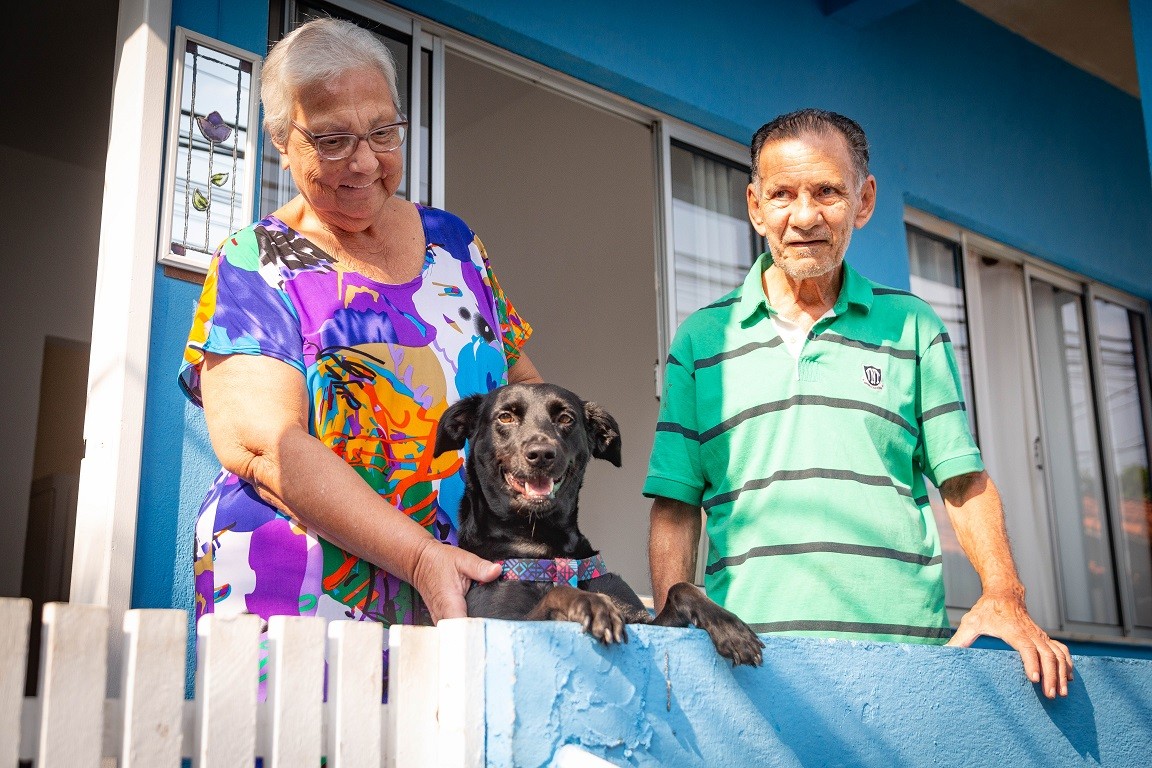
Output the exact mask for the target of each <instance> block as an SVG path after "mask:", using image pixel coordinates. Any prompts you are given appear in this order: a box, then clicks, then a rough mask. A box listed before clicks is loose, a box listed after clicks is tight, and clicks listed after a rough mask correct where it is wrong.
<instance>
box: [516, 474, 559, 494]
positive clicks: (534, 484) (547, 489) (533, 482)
mask: <svg viewBox="0 0 1152 768" xmlns="http://www.w3.org/2000/svg"><path fill="white" fill-rule="evenodd" d="M554 486H555V483H554V482H552V478H550V477H540V478H536V479H532V478H529V479H527V480H525V481H524V495H525V496H548V495H550V494H551V493H552V488H553V487H554Z"/></svg>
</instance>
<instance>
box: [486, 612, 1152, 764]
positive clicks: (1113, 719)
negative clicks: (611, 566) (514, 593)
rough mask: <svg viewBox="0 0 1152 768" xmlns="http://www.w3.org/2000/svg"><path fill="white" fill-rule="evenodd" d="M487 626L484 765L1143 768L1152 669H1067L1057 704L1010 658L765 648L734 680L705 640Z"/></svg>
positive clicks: (1089, 660) (1151, 739) (1151, 757)
mask: <svg viewBox="0 0 1152 768" xmlns="http://www.w3.org/2000/svg"><path fill="white" fill-rule="evenodd" d="M630 632H631V640H630V642H629V643H628V644H627V645H621V646H616V647H604V646H602V645H599V644H598V643H596V642H594V641H593V640H592V639H591V638H589V637H587V636H586V635H584V634H582V633H581V632H580V631H579V630H578V629H577V627H576V625H574V624H569V623H555V624H543V623H516V622H502V621H488V622H485V642H486V648H487V657H486V673H485V674H486V684H485V691H486V702H485V704H486V708H487V712H488V719H487V723H486V727H487V755H486V757H487V764H488V765H492V766H548V765H549V764H550V763H551V761H552V758H553V755H554V753H555V752H556V750H557V749H559V748H560V747H561V746H563V745H564V744H576V745H578V746H580V747H581V748H583V749H585V750H587V751H588V752H591V753H592V754H594V755H598V756H600V757H602V758H604V759H606V760H608V761H610V762H611V763H613V764H615V765H636V766H666V767H669V768H670V767H674V766H709V767H710V768H714V767H716V766H760V767H762V768H769V767H770V766H840V765H843V766H877V767H878V768H879V767H881V766H882V767H883V768H889V767H890V766H895V765H907V766H914V765H922V766H931V765H966V766H997V767H1000V766H1013V768H1016V767H1017V766H1033V765H1035V766H1074V765H1101V766H1132V767H1133V768H1146V767H1147V766H1148V765H1150V764H1152V662H1150V661H1144V660H1134V659H1119V658H1108V657H1076V659H1075V663H1076V665H1077V666H1076V675H1075V680H1074V681H1073V683H1072V685H1071V689H1070V692H1069V696H1068V698H1067V699H1062V700H1059V701H1054V702H1050V701H1048V700H1047V699H1044V698H1043V697H1042V696H1040V695H1039V693H1038V692H1037V689H1036V688H1035V687H1034V686H1033V685H1032V684H1030V683H1028V682H1027V681H1026V680H1025V678H1024V674H1023V671H1022V667H1021V666H1020V660H1019V656H1017V655H1016V654H1015V653H1013V652H1008V651H995V650H975V649H959V648H940V647H927V646H913V645H901V644H895V643H864V642H853V641H843V640H840V641H832V640H813V639H808V638H777V637H771V638H766V639H765V642H766V645H767V647H766V648H765V651H764V665H763V666H762V667H760V668H757V669H751V668H748V667H740V668H737V669H735V670H733V669H731V668H730V667H729V666H728V665H727V664H726V663H725V662H724V661H723V660H722V659H720V657H718V656H717V655H716V653H715V652H714V650H713V648H712V645H711V642H710V641H709V639H708V637H707V635H705V634H704V633H703V632H702V631H700V630H694V629H693V630H682V629H667V628H661V627H632V628H630Z"/></svg>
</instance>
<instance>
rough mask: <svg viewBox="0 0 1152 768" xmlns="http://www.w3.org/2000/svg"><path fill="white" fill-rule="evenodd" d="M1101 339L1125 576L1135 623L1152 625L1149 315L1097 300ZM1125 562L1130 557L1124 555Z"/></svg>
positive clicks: (1104, 407)
mask: <svg viewBox="0 0 1152 768" xmlns="http://www.w3.org/2000/svg"><path fill="white" fill-rule="evenodd" d="M1095 305H1096V318H1097V323H1098V328H1097V330H1098V334H1099V337H1098V339H1097V341H1098V343H1099V345H1100V362H1101V371H1100V374H1101V375H1100V378H1101V381H1102V383H1103V389H1104V392H1103V403H1102V404H1101V408H1102V412H1103V418H1105V419H1107V421H1108V431H1109V434H1110V436H1111V442H1112V460H1113V461H1114V462H1115V465H1114V466H1113V467H1111V472H1112V474H1113V476H1114V479H1115V482H1116V488H1117V489H1118V490H1119V492H1120V521H1121V522H1120V525H1121V529H1120V549H1121V550H1122V551H1123V552H1125V553H1126V555H1127V562H1126V563H1125V566H1126V571H1127V572H1126V573H1125V577H1126V580H1127V582H1128V583H1129V584H1131V586H1132V595H1133V602H1134V609H1135V610H1134V616H1133V623H1135V624H1136V625H1138V626H1143V627H1152V551H1150V550H1149V535H1148V534H1149V527H1150V523H1152V496H1150V495H1149V488H1148V440H1147V435H1145V434H1144V415H1145V414H1146V413H1147V412H1148V403H1147V402H1144V398H1145V397H1147V395H1146V390H1145V389H1144V388H1143V387H1141V386H1140V380H1139V378H1138V373H1137V372H1138V371H1146V370H1147V367H1146V366H1145V365H1144V364H1142V363H1146V360H1143V359H1142V358H1144V355H1143V354H1139V355H1138V352H1142V351H1143V349H1144V347H1143V346H1142V344H1143V340H1144V338H1145V337H1144V318H1143V316H1141V315H1139V314H1137V313H1135V312H1131V311H1129V310H1128V309H1126V308H1125V307H1121V306H1119V305H1117V304H1113V303H1112V302H1109V301H1104V300H1102V299H1097V300H1096V301H1095ZM1121 562H1124V558H1123V557H1121Z"/></svg>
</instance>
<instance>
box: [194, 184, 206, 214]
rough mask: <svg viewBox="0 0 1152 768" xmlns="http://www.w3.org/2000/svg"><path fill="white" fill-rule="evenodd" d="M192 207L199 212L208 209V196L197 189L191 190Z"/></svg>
mask: <svg viewBox="0 0 1152 768" xmlns="http://www.w3.org/2000/svg"><path fill="white" fill-rule="evenodd" d="M192 207H193V208H195V209H196V210H198V211H200V212H204V211H206V210H208V198H207V197H205V196H204V193H203V192H201V191H200V190H198V189H194V190H192Z"/></svg>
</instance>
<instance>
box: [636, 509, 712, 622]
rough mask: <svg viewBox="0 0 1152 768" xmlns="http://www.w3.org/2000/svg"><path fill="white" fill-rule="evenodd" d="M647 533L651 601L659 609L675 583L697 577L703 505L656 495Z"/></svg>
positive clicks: (662, 606) (689, 580)
mask: <svg viewBox="0 0 1152 768" xmlns="http://www.w3.org/2000/svg"><path fill="white" fill-rule="evenodd" d="M650 526H651V527H650V529H649V532H648V564H649V567H650V569H651V572H652V600H653V605H654V607H655V609H656V612H657V613H659V612H660V611H661V610H662V609H663V608H664V601H665V599H666V598H667V597H668V590H669V589H670V588H671V587H672V585H673V584H678V583H680V582H682V581H687V582H691V581H692V580H693V579H694V578H695V576H696V552H697V548H698V547H699V546H700V508H699V507H694V506H692V505H690V504H685V503H684V502H682V501H675V500H673V499H666V498H663V497H657V498H656V499H654V500H653V501H652V512H651V521H650Z"/></svg>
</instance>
